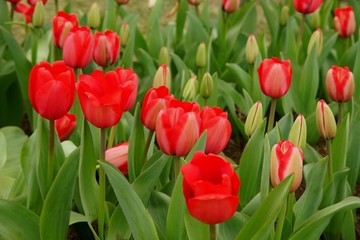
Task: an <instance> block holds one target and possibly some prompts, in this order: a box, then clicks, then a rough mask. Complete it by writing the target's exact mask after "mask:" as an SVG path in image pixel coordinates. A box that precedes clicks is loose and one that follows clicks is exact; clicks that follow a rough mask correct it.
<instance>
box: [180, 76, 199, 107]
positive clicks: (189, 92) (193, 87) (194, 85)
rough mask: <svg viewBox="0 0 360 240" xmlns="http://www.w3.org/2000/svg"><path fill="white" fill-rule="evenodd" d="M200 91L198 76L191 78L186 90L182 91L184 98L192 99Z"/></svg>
mask: <svg viewBox="0 0 360 240" xmlns="http://www.w3.org/2000/svg"><path fill="white" fill-rule="evenodd" d="M197 92H198V81H197V78H196V76H195V77H192V78H190V79H189V80H188V81H187V83H186V84H185V87H184V91H183V93H182V97H183V99H186V100H188V101H192V100H193V99H194V97H196V95H197Z"/></svg>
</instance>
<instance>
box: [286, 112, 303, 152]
mask: <svg viewBox="0 0 360 240" xmlns="http://www.w3.org/2000/svg"><path fill="white" fill-rule="evenodd" d="M289 140H290V141H291V142H292V143H293V144H294V145H295V146H297V147H299V148H301V149H305V145H306V121H305V118H304V116H303V115H302V114H299V115H298V116H297V118H296V120H295V122H294V124H293V125H292V127H291V129H290V133H289Z"/></svg>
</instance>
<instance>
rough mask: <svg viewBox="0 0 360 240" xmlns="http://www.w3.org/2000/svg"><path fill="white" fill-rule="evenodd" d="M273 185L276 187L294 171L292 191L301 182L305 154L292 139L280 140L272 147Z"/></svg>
mask: <svg viewBox="0 0 360 240" xmlns="http://www.w3.org/2000/svg"><path fill="white" fill-rule="evenodd" d="M270 159H271V160H270V169H271V170H270V177H271V185H272V186H273V187H276V186H277V185H278V184H279V183H280V182H281V181H283V180H284V179H285V178H286V177H287V176H289V175H291V174H292V173H294V180H293V182H292V185H291V188H290V192H293V191H295V190H296V189H297V188H298V187H299V186H300V184H301V180H302V167H303V159H304V157H303V154H302V151H301V149H300V148H299V147H296V146H294V144H293V143H292V142H290V141H284V140H282V141H280V142H279V143H278V144H275V145H274V147H273V148H272V149H271V157H270Z"/></svg>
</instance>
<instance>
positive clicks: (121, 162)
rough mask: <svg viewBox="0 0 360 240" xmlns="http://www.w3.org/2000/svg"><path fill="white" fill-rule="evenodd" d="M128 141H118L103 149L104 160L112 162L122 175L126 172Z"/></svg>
mask: <svg viewBox="0 0 360 240" xmlns="http://www.w3.org/2000/svg"><path fill="white" fill-rule="evenodd" d="M128 153H129V143H128V142H124V143H120V144H118V145H116V146H114V147H112V148H109V149H107V150H106V151H105V160H106V161H108V162H110V163H112V164H113V165H114V166H115V167H116V168H117V169H119V170H120V172H122V173H123V174H124V175H127V174H128Z"/></svg>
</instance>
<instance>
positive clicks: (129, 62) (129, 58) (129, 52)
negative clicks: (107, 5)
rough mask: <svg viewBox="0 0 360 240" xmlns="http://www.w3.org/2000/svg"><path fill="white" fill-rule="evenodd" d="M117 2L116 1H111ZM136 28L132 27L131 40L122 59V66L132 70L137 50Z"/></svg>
mask: <svg viewBox="0 0 360 240" xmlns="http://www.w3.org/2000/svg"><path fill="white" fill-rule="evenodd" d="M111 2H115V1H111ZM135 33H136V28H135V26H132V27H130V33H129V39H128V41H127V43H126V47H125V51H124V53H123V55H122V58H121V63H120V65H121V66H124V67H127V68H132V66H133V57H134V49H135V35H136V34H135Z"/></svg>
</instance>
